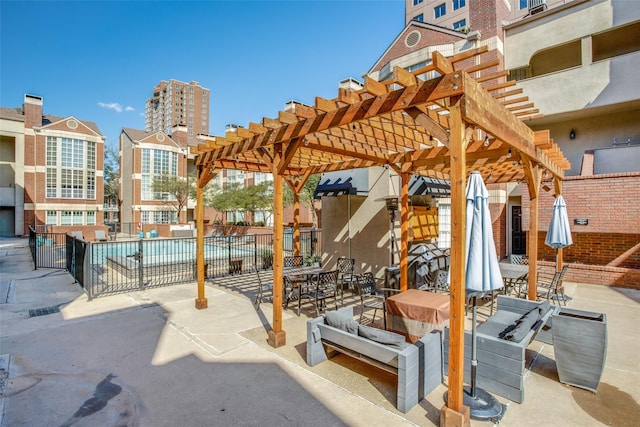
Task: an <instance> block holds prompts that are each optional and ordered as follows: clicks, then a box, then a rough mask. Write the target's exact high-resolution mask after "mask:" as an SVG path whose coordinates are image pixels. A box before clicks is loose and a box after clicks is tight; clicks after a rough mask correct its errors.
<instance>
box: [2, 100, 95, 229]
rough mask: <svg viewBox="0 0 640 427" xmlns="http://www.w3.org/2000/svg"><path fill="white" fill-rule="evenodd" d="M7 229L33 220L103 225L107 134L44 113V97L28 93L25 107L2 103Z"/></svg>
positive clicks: (64, 225) (58, 225) (61, 225)
mask: <svg viewBox="0 0 640 427" xmlns="http://www.w3.org/2000/svg"><path fill="white" fill-rule="evenodd" d="M0 111H1V113H0V120H1V122H0V123H1V124H0V141H1V151H2V157H1V158H0V166H1V167H2V183H1V184H0V186H1V187H2V189H1V190H2V197H1V198H2V211H1V212H2V214H1V221H0V223H2V227H1V230H2V235H3V236H22V235H26V234H28V232H29V226H35V227H42V226H46V228H47V229H48V230H49V231H55V232H68V231H72V230H78V231H82V232H83V234H84V236H85V238H92V237H93V231H94V230H95V229H98V228H101V229H103V228H104V227H103V220H102V214H101V212H100V211H101V209H102V204H103V179H104V177H103V165H104V141H105V139H106V138H105V137H104V136H103V135H102V134H101V133H100V130H99V129H98V127H97V126H96V124H95V123H93V122H89V121H84V120H80V119H77V118H76V117H74V116H69V117H59V116H53V115H49V114H44V113H43V99H42V98H41V97H39V96H35V95H25V97H24V103H23V106H22V108H14V109H11V108H2V109H1V110H0Z"/></svg>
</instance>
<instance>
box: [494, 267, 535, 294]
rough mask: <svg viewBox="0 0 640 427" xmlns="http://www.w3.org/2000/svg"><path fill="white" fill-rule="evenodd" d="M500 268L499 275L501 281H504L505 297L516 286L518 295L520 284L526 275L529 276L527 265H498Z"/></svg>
mask: <svg viewBox="0 0 640 427" xmlns="http://www.w3.org/2000/svg"><path fill="white" fill-rule="evenodd" d="M498 265H499V266H500V274H502V280H503V281H504V293H505V295H507V294H508V293H509V291H510V289H511V288H515V287H516V286H517V290H516V291H517V293H518V295H520V290H521V287H522V284H523V283H524V282H525V279H526V277H527V275H528V274H529V266H528V265H520V264H508V263H506V262H500V263H498Z"/></svg>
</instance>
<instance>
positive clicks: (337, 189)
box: [313, 169, 369, 199]
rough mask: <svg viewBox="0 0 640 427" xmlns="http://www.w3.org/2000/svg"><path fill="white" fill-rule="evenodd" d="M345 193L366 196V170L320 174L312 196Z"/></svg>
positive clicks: (367, 188) (367, 185)
mask: <svg viewBox="0 0 640 427" xmlns="http://www.w3.org/2000/svg"><path fill="white" fill-rule="evenodd" d="M346 194H351V195H360V196H366V195H367V194H369V182H368V173H367V171H366V170H360V169H352V170H349V171H341V172H330V173H326V174H322V178H320V182H318V186H317V187H316V190H315V191H314V192H313V198H314V199H319V198H321V197H323V196H324V197H332V196H333V197H335V196H342V195H346Z"/></svg>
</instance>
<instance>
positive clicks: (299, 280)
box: [282, 265, 324, 316]
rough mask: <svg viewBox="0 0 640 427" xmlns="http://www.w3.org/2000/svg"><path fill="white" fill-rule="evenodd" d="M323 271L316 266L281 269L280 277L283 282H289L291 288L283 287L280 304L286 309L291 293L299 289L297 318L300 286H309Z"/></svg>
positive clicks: (300, 295)
mask: <svg viewBox="0 0 640 427" xmlns="http://www.w3.org/2000/svg"><path fill="white" fill-rule="evenodd" d="M323 271H324V270H323V269H322V267H318V266H309V265H302V266H299V267H286V268H284V269H282V277H283V280H284V281H285V282H287V281H288V282H290V283H291V286H292V288H291V289H286V286H285V287H283V289H282V292H283V293H284V295H283V298H282V302H283V305H284V306H285V307H286V306H288V305H289V302H290V301H291V299H292V297H293V293H294V291H295V288H299V292H298V297H297V298H298V316H300V305H301V301H302V296H303V289H302V288H301V287H302V286H309V285H310V284H311V282H312V281H313V278H314V277H316V276H317V275H318V274H319V273H322V272H323Z"/></svg>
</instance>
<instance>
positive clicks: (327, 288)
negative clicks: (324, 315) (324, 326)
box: [311, 270, 338, 316]
mask: <svg viewBox="0 0 640 427" xmlns="http://www.w3.org/2000/svg"><path fill="white" fill-rule="evenodd" d="M311 286H312V287H313V288H312V289H313V290H312V292H313V295H314V299H315V303H316V314H317V315H318V316H320V312H321V311H326V308H327V305H326V302H325V300H326V299H327V298H330V297H331V296H333V301H334V302H335V305H336V310H337V309H338V298H337V297H338V270H333V271H323V272H321V273H318V275H317V276H316V277H315V280H313V281H312V283H311Z"/></svg>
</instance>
